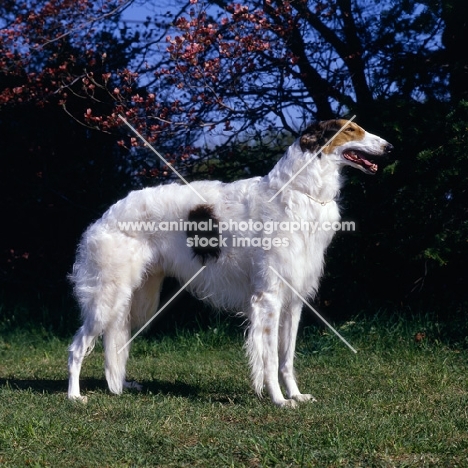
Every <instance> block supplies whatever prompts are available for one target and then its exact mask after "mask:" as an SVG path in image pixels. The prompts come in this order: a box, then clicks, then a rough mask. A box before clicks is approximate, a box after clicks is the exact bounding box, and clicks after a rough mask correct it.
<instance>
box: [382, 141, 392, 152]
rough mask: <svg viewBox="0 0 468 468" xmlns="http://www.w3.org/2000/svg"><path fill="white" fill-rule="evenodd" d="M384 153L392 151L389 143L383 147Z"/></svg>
mask: <svg viewBox="0 0 468 468" xmlns="http://www.w3.org/2000/svg"><path fill="white" fill-rule="evenodd" d="M384 151H385V152H386V153H391V152H392V151H393V145H391V144H390V143H387V144H386V145H385V148H384Z"/></svg>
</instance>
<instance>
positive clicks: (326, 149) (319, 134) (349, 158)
mask: <svg viewBox="0 0 468 468" xmlns="http://www.w3.org/2000/svg"><path fill="white" fill-rule="evenodd" d="M299 142H300V145H301V149H302V151H310V152H312V153H316V152H319V151H320V150H321V149H322V148H323V149H322V151H321V153H318V157H322V154H323V157H327V158H331V159H333V160H334V161H335V162H336V163H338V164H340V165H348V166H352V167H356V168H358V169H361V171H363V172H365V173H366V174H375V173H376V172H377V169H378V166H377V164H375V163H374V162H372V161H370V159H373V158H374V157H379V156H385V155H387V154H388V153H390V152H391V151H392V149H393V146H392V145H391V144H390V143H388V142H387V141H385V140H384V139H383V138H380V137H378V136H377V135H373V134H372V133H369V132H366V131H365V130H364V129H363V128H361V127H360V126H359V125H357V124H355V123H354V122H349V121H347V120H344V119H337V120H327V121H325V122H318V123H314V124H312V125H310V126H309V127H307V129H306V130H305V131H304V133H303V134H302V136H301V137H300V140H299Z"/></svg>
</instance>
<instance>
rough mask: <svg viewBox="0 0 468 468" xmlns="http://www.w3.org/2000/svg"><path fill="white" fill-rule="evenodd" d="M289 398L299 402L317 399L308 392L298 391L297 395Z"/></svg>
mask: <svg viewBox="0 0 468 468" xmlns="http://www.w3.org/2000/svg"><path fill="white" fill-rule="evenodd" d="M291 398H292V399H293V400H295V401H297V402H299V403H303V402H305V401H312V402H316V401H317V399H316V398H315V397H314V396H313V395H311V394H310V393H299V394H298V395H293V396H292V397H291Z"/></svg>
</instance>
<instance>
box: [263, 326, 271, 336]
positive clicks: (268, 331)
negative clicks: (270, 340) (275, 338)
mask: <svg viewBox="0 0 468 468" xmlns="http://www.w3.org/2000/svg"><path fill="white" fill-rule="evenodd" d="M263 333H265V335H269V334H270V333H271V328H270V327H265V328H264V329H263Z"/></svg>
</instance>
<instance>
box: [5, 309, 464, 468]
mask: <svg viewBox="0 0 468 468" xmlns="http://www.w3.org/2000/svg"><path fill="white" fill-rule="evenodd" d="M215 326H216V325H213V326H212V327H211V328H205V329H201V330H199V331H198V332H193V333H192V332H184V331H182V332H179V333H176V334H175V335H173V336H166V337H163V336H159V337H158V336H156V337H154V338H140V337H139V338H138V339H137V340H135V342H134V346H133V348H132V353H131V358H130V361H129V366H128V373H129V377H130V378H132V379H136V380H138V381H139V382H141V383H142V384H143V385H144V388H145V390H144V391H143V392H141V393H135V392H128V393H124V394H123V395H121V396H114V395H111V394H109V393H108V391H107V390H106V385H105V382H104V378H103V369H102V367H103V362H102V348H101V347H100V346H97V348H96V350H95V351H94V353H93V354H92V355H91V356H90V357H89V358H87V360H86V361H85V364H84V368H83V372H82V389H83V392H84V393H85V394H86V395H87V396H88V404H87V405H82V404H78V403H72V402H69V401H68V400H67V399H66V389H67V381H66V379H67V369H66V357H67V350H66V349H67V346H68V344H69V340H68V339H67V340H65V339H63V338H56V337H54V336H53V335H51V334H50V333H48V332H45V331H41V330H36V331H30V332H25V331H20V330H18V329H17V330H16V331H13V332H10V333H6V332H4V333H3V335H0V466H6V467H9V466H15V467H16V466H32V467H35V466H38V467H43V466H50V467H74V468H75V467H112V468H114V467H132V466H135V467H145V466H146V467H156V466H164V467H171V466H174V467H183V466H187V467H194V466H201V467H229V466H235V467H241V466H246V467H257V466H258V467H260V466H281V467H283V466H284V467H286V466H293V467H296V466H297V467H299V466H310V467H315V466H316V467H449V466H450V467H456V466H460V467H463V466H468V415H467V412H468V405H467V403H468V401H467V400H468V398H467V397H468V392H467V391H468V376H467V367H468V366H467V354H468V351H467V349H466V348H467V346H466V342H465V341H464V338H463V334H462V333H461V332H460V329H459V327H458V326H457V327H455V328H454V329H450V328H447V326H446V325H444V324H440V323H437V321H435V320H434V319H431V318H428V317H423V318H421V317H419V318H412V319H409V318H408V319H405V320H403V319H392V318H388V317H385V316H382V317H380V318H379V319H375V320H370V319H364V318H363V319H359V318H357V319H355V321H350V322H346V323H342V324H337V327H338V328H339V330H340V333H342V334H343V335H344V336H345V337H346V338H347V339H348V340H349V341H350V342H351V344H352V345H353V346H354V347H356V348H357V349H358V350H359V352H358V354H357V355H354V354H353V353H351V352H350V351H349V349H348V348H346V347H345V346H344V345H343V344H342V343H341V342H340V341H339V340H338V339H337V338H336V337H335V336H334V335H331V334H330V333H328V332H327V331H326V330H324V329H317V328H314V327H309V328H307V329H305V330H303V332H302V333H301V337H300V340H299V342H298V353H297V355H298V356H297V370H298V376H299V380H300V387H301V388H302V389H303V390H304V391H307V392H311V393H313V394H314V396H315V397H316V398H317V399H318V402H317V403H313V404H303V405H301V406H300V408H299V409H298V410H290V409H289V410H287V409H280V408H276V407H274V406H272V405H271V404H270V403H269V401H268V399H267V398H263V399H261V400H259V399H258V398H257V397H256V396H255V394H254V393H253V391H252V389H251V387H250V383H249V377H248V369H247V365H246V359H245V356H244V352H243V350H242V333H241V332H233V331H232V328H230V327H228V326H226V325H222V324H221V325H220V326H219V325H218V326H216V328H214V327H215ZM4 331H5V330H4ZM419 331H424V332H425V333H426V338H425V339H424V340H423V341H422V342H420V343H416V342H415V341H414V334H415V333H416V332H419ZM2 336H3V337H2Z"/></svg>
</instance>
